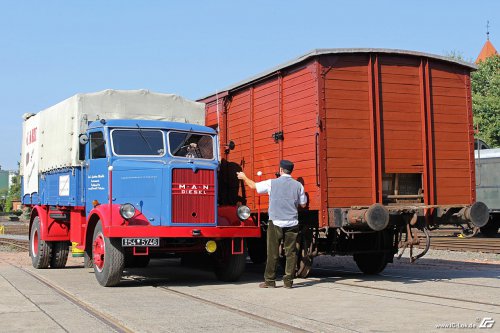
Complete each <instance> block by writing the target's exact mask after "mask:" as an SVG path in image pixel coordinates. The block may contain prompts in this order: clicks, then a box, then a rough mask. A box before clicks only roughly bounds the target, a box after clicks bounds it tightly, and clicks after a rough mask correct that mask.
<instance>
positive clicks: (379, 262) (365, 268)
mask: <svg viewBox="0 0 500 333" xmlns="http://www.w3.org/2000/svg"><path fill="white" fill-rule="evenodd" d="M354 261H355V262H356V265H358V268H359V269H360V270H361V271H362V272H363V273H365V274H378V273H380V272H382V271H383V270H384V269H385V266H387V256H386V254H385V253H359V254H355V255H354Z"/></svg>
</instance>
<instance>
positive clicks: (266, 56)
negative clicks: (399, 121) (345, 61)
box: [0, 0, 500, 169]
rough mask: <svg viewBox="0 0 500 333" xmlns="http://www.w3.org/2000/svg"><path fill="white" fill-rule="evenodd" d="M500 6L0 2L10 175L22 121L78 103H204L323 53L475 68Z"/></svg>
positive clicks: (1, 139)
mask: <svg viewBox="0 0 500 333" xmlns="http://www.w3.org/2000/svg"><path fill="white" fill-rule="evenodd" d="M499 13H500V1H497V0H490V1H488V0H485V1H472V0H470V1H451V0H450V1H448V0H446V1H444V0H443V1H439V0H434V1H427V0H418V1H417V0H415V1H402V0H400V1H383V0H379V1H333V0H332V1H312V0H310V1H293V0H289V1H271V0H268V1H237V0H233V1H229V0H228V1H217V0H212V1H208V0H206V1H189V0H184V1H173V0H171V1H167V0H164V1H158V0H156V1H147V0H142V1H132V0H130V1H112V0H106V1H104V0H101V1H92V0H86V1H83V0H82V1H70V0H66V1H48V0H46V1H21V0H17V1H16V0H12V1H5V0H0V115H1V121H0V152H1V153H0V165H1V166H2V169H16V168H17V161H18V160H19V156H20V146H21V122H22V118H21V116H22V114H23V113H25V112H38V111H40V110H42V109H44V108H46V107H49V106H51V105H53V104H56V103H58V102H59V101H61V100H63V99H66V98H68V97H70V96H72V95H74V94H76V93H80V92H94V91H99V90H103V89H108V88H111V89H149V90H152V91H157V92H165V93H177V94H180V95H183V96H185V97H187V98H191V99H196V98H198V97H202V96H205V95H208V94H209V93H211V92H214V91H215V90H217V89H218V90H220V89H223V88H224V87H226V86H228V85H230V84H232V83H235V82H237V81H241V80H243V79H245V78H247V77H249V76H252V75H254V74H257V73H259V72H262V71H264V70H266V69H268V68H271V67H274V66H275V65H278V64H280V63H283V62H285V61H287V60H290V59H293V58H295V57H297V56H299V55H302V54H304V53H306V52H307V51H309V50H312V49H315V48H349V47H376V48H395V49H408V50H415V51H422V52H429V53H434V54H441V55H446V54H448V53H449V52H451V51H456V52H458V53H460V54H462V56H463V57H464V58H465V59H469V60H470V59H472V60H474V59H475V58H476V56H477V55H478V54H479V52H480V50H481V47H482V46H483V44H484V42H485V41H486V35H485V33H486V27H485V26H486V21H487V20H489V21H490V25H491V27H490V40H491V41H492V43H493V44H494V45H495V46H496V47H497V49H500V14H499Z"/></svg>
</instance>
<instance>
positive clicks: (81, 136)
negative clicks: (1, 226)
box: [21, 90, 260, 286]
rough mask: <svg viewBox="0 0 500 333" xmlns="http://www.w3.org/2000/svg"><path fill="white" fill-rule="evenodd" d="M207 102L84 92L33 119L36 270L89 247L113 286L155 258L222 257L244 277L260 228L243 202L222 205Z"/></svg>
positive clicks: (27, 141)
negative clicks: (248, 248) (250, 242)
mask: <svg viewBox="0 0 500 333" xmlns="http://www.w3.org/2000/svg"><path fill="white" fill-rule="evenodd" d="M204 123H205V109H204V105H203V104H202V103H197V102H192V101H188V100H186V99H184V98H182V97H180V96H176V95H170V94H159V93H152V92H149V91H146V90H135V91H117V90H105V91H101V92H97V93H90V94H78V95H75V96H73V97H71V98H69V99H67V100H64V101H62V102H60V103H59V104H57V105H55V106H52V107H50V108H48V109H46V110H43V111H41V112H39V113H37V114H26V115H24V124H23V141H22V162H21V175H22V202H23V204H24V205H26V206H29V207H31V208H32V213H31V218H30V225H29V229H30V234H29V235H30V256H31V258H32V263H33V266H34V267H35V268H47V267H51V268H61V267H64V266H65V265H66V261H67V258H68V253H69V248H70V245H72V246H73V249H74V250H75V251H81V252H83V255H84V257H85V265H86V266H87V267H90V266H91V265H92V266H93V268H94V272H95V276H96V278H97V281H98V282H99V283H100V284H101V285H102V286H114V285H116V284H118V283H119V282H120V279H121V277H122V274H123V271H124V268H126V267H134V266H136V267H137V266H146V265H147V264H148V263H149V258H150V257H151V256H152V255H157V254H164V253H168V254H170V255H172V254H174V255H175V254H177V255H181V254H186V253H207V252H208V253H211V257H212V258H213V260H214V267H215V273H216V275H217V277H218V278H219V279H221V280H224V281H231V280H236V279H238V278H239V277H240V275H241V274H242V273H243V271H244V267H245V254H244V253H245V251H244V248H245V243H244V240H245V239H246V238H248V237H259V236H260V227H259V225H258V224H257V222H255V221H254V220H253V219H252V218H249V217H250V209H249V208H248V207H246V206H243V205H239V206H236V205H225V206H220V205H218V189H217V177H218V175H217V171H218V168H219V157H218V156H219V153H218V144H217V142H218V139H217V135H216V134H217V133H216V131H215V130H214V129H212V128H210V127H205V126H204Z"/></svg>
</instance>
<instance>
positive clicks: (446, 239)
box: [0, 225, 500, 254]
mask: <svg viewBox="0 0 500 333" xmlns="http://www.w3.org/2000/svg"><path fill="white" fill-rule="evenodd" d="M4 228H5V229H4V230H5V234H6V235H28V226H27V225H5V227H4ZM0 237H1V235H0ZM0 244H5V245H12V246H13V247H15V248H17V249H20V250H22V249H24V250H26V251H27V250H28V243H27V242H23V241H12V240H5V239H1V238H0ZM422 244H425V241H424V239H423V238H421V245H419V246H418V247H420V248H421V247H422ZM431 249H434V250H448V251H467V252H484V253H497V254H500V234H499V235H498V236H497V237H495V238H486V237H482V235H481V234H479V235H477V236H475V237H472V238H461V237H460V230H459V229H457V228H443V229H437V230H433V231H432V232H431Z"/></svg>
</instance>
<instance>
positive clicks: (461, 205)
mask: <svg viewBox="0 0 500 333" xmlns="http://www.w3.org/2000/svg"><path fill="white" fill-rule="evenodd" d="M474 68H475V67H474V66H473V65H471V64H468V63H465V62H462V61H458V60H454V59H449V58H445V57H441V56H436V55H430V54H424V53H420V52H412V51H401V50H385V49H321V50H314V51H312V52H310V53H307V54H306V55H304V56H301V57H299V58H297V59H295V60H292V61H290V62H288V63H286V64H283V65H281V66H278V67H276V68H274V69H272V70H269V71H266V72H264V73H262V74H259V75H257V76H254V77H252V78H250V79H248V80H245V81H243V82H240V83H238V84H236V85H233V86H231V87H229V88H227V89H225V90H223V91H221V92H219V93H218V94H214V95H210V96H208V97H205V98H203V99H201V100H200V101H203V102H205V103H206V117H207V125H208V126H213V127H219V132H220V139H221V147H222V149H221V151H222V152H224V153H223V154H224V155H223V156H221V158H222V161H223V164H222V166H221V177H220V186H219V188H220V192H221V198H222V200H224V201H225V203H232V204H234V203H237V202H243V203H245V204H247V205H248V206H249V207H251V208H252V209H253V212H254V213H255V214H257V213H258V212H259V208H260V209H261V210H262V213H261V214H260V215H261V216H260V217H262V218H263V220H264V221H265V219H266V216H265V213H264V212H265V211H266V209H267V204H268V198H267V196H260V198H259V196H258V195H257V194H256V193H255V192H254V191H252V190H250V189H248V188H245V187H244V186H243V183H240V182H239V181H238V180H237V178H236V171H239V170H243V171H244V172H245V173H247V175H249V176H250V175H253V176H251V178H253V179H255V180H256V181H258V180H259V177H258V176H256V173H257V172H258V171H262V172H263V177H262V179H267V178H271V177H275V173H276V171H278V163H279V160H280V159H289V160H291V161H293V162H294V163H295V169H294V172H293V176H294V177H295V178H296V179H298V180H299V181H301V182H302V183H303V184H304V186H305V190H306V192H307V195H308V197H309V205H308V207H307V209H306V210H304V211H302V212H301V214H300V222H301V225H302V229H301V230H302V232H301V237H300V238H299V243H300V245H301V249H302V251H301V253H300V256H301V258H300V259H301V260H299V262H300V267H299V275H300V276H305V275H307V274H308V272H309V268H310V264H311V259H312V257H313V256H314V255H316V254H318V253H331V254H353V255H354V259H355V260H356V262H357V264H358V266H359V268H360V269H361V270H362V271H364V272H366V273H377V272H380V271H381V270H383V269H384V267H385V266H386V264H387V263H388V262H391V261H392V258H393V256H394V254H395V253H397V250H398V246H399V247H402V248H403V249H402V250H404V248H405V247H408V246H409V247H411V246H412V245H415V244H416V243H418V238H417V237H416V232H415V229H419V230H420V231H421V232H423V233H425V234H426V235H427V236H428V228H429V227H434V226H436V225H439V224H445V223H446V224H449V223H452V224H458V225H461V226H463V227H464V228H465V230H471V229H473V228H474V227H480V226H482V225H484V224H485V223H486V221H487V216H488V209H487V207H486V206H485V205H484V204H483V203H479V202H478V203H475V174H474V172H475V170H474V138H473V134H474V133H473V124H472V101H471V89H470V72H471V70H473V69H474ZM259 201H260V204H259ZM428 241H429V237H427V242H428ZM263 248H264V246H263V245H262V244H260V245H259V244H249V252H250V255H251V256H252V259H253V260H255V261H261V260H262V259H263V258H265V253H264V252H263ZM421 255H423V253H420V254H419V255H418V256H415V257H413V259H415V258H416V257H419V256H421Z"/></svg>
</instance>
